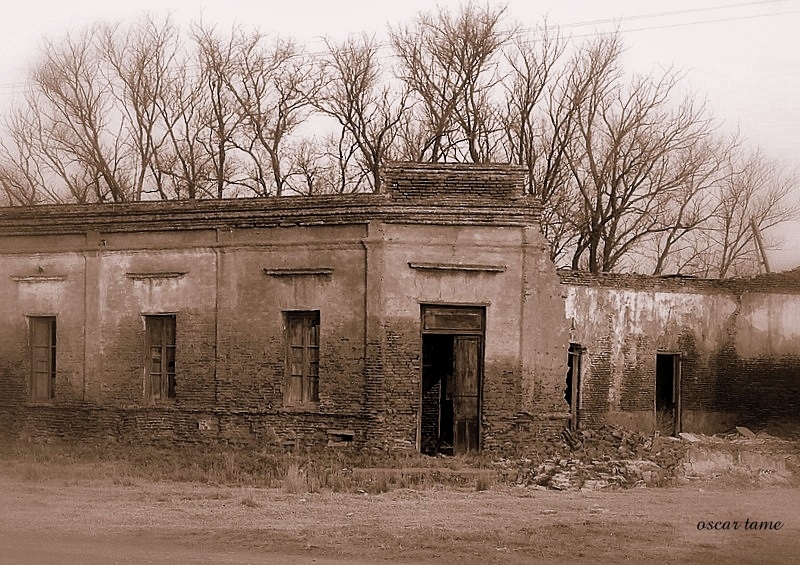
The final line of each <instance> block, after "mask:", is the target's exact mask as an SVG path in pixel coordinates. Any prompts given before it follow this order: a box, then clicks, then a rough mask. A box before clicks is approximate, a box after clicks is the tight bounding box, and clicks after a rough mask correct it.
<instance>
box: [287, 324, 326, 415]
mask: <svg viewBox="0 0 800 565" xmlns="http://www.w3.org/2000/svg"><path fill="white" fill-rule="evenodd" d="M284 315H285V320H286V380H287V382H286V392H285V394H284V403H285V404H287V405H293V404H295V405H296V404H309V403H316V402H319V311H318V310H314V311H308V312H285V313H284Z"/></svg>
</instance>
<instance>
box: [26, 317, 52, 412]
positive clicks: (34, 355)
mask: <svg viewBox="0 0 800 565" xmlns="http://www.w3.org/2000/svg"><path fill="white" fill-rule="evenodd" d="M28 320H29V322H30V323H29V327H30V334H31V335H30V344H31V390H30V392H31V400H34V401H43V400H45V401H46V400H51V399H52V398H54V397H55V381H56V319H55V317H54V316H35V317H33V316H32V317H30V318H29V319H28Z"/></svg>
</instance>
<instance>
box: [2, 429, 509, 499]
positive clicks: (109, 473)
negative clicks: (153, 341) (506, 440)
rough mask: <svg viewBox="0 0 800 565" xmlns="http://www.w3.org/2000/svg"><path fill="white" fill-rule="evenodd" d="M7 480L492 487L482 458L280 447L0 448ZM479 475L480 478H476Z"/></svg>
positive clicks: (372, 488) (303, 489)
mask: <svg viewBox="0 0 800 565" xmlns="http://www.w3.org/2000/svg"><path fill="white" fill-rule="evenodd" d="M0 461H4V467H5V469H6V471H7V473H8V474H10V475H12V476H16V477H18V478H21V479H23V480H26V481H42V480H57V481H61V482H62V483H63V484H65V485H79V484H81V483H82V482H85V481H86V480H87V478H89V477H91V478H92V479H105V480H108V481H110V482H111V483H112V484H114V485H116V486H133V485H135V484H137V482H138V481H174V482H190V483H202V484H207V485H225V486H255V487H265V488H282V489H283V490H284V491H285V492H287V493H293V494H296V493H316V492H321V491H331V492H367V493H370V494H377V493H383V492H389V491H392V490H395V489H401V488H415V489H425V488H429V487H431V486H442V485H444V486H455V487H463V488H471V487H474V488H475V489H476V490H485V489H486V488H488V486H489V485H490V484H491V483H492V482H493V481H492V480H490V479H487V477H485V476H484V475H485V473H492V471H491V463H490V461H489V459H488V458H487V457H486V456H480V455H472V456H465V457H448V458H441V457H428V456H425V455H421V454H419V453H413V452H401V453H375V452H368V451H359V450H354V449H336V450H332V449H323V450H319V451H315V452H298V451H285V450H281V449H261V450H253V449H251V448H236V447H225V446H220V447H216V448H206V447H192V446H175V447H166V446H142V445H136V446H134V445H122V444H114V443H110V444H96V445H87V444H75V443H61V442H57V441H54V442H40V443H39V442H25V441H21V442H5V443H0ZM476 470H483V471H481V472H484V475H475V474H474V472H475V471H476Z"/></svg>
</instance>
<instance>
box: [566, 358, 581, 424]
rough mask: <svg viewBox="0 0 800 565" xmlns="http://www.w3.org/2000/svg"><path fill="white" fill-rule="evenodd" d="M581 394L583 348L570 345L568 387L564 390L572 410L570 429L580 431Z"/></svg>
mask: <svg viewBox="0 0 800 565" xmlns="http://www.w3.org/2000/svg"><path fill="white" fill-rule="evenodd" d="M580 394H581V346H580V345H578V344H577V343H570V344H569V351H568V353H567V387H566V388H565V389H564V400H566V401H567V406H569V410H570V419H569V427H570V429H571V430H577V429H578V407H579V406H580Z"/></svg>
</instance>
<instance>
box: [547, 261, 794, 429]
mask: <svg viewBox="0 0 800 565" xmlns="http://www.w3.org/2000/svg"><path fill="white" fill-rule="evenodd" d="M562 282H564V286H565V289H566V297H567V298H566V312H567V317H568V318H569V319H570V321H571V323H572V330H571V333H570V341H572V342H574V343H578V344H580V345H581V346H582V347H583V348H584V355H583V360H582V375H581V390H580V395H581V400H580V410H579V415H580V419H581V422H582V423H583V424H584V425H587V426H593V425H598V424H600V423H602V422H613V423H617V424H622V425H626V426H630V427H634V428H637V429H640V430H643V431H651V430H652V429H653V427H654V420H655V415H654V414H655V365H656V363H655V361H656V354H657V353H659V352H664V353H679V354H680V355H681V358H682V371H681V372H682V377H681V402H682V429H683V430H685V431H698V432H716V431H721V430H724V429H728V428H730V427H731V426H733V425H736V424H738V423H742V422H746V421H748V420H749V419H752V418H787V417H791V415H792V414H796V413H797V412H796V410H797V408H798V407H800V404H799V403H798V395H800V356H799V355H798V353H799V352H800V326H799V324H800V318H798V317H797V316H796V314H798V313H800V312H798V308H800V294H798V293H796V292H794V291H791V292H783V293H781V292H776V290H775V288H774V287H772V286H766V285H763V284H761V283H762V282H763V281H693V280H681V279H662V278H658V277H634V276H631V277H613V276H611V277H608V278H603V277H592V276H588V275H585V276H580V275H574V274H569V275H566V274H564V275H562Z"/></svg>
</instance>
